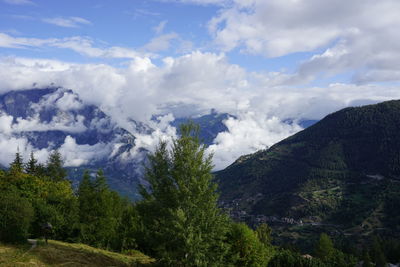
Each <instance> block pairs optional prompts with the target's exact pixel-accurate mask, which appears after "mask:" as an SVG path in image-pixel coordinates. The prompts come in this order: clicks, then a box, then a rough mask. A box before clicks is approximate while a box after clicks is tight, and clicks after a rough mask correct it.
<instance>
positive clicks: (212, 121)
mask: <svg viewBox="0 0 400 267" xmlns="http://www.w3.org/2000/svg"><path fill="white" fill-rule="evenodd" d="M229 117H234V116H232V115H229V114H228V113H218V112H216V111H215V110H212V111H211V113H210V114H206V115H203V116H198V117H189V118H177V119H175V120H174V121H173V122H172V123H171V125H172V126H174V127H175V128H177V129H179V126H180V125H181V124H182V123H186V122H188V121H193V122H194V123H196V124H198V125H199V126H200V133H199V135H200V139H201V141H202V142H203V143H204V144H206V145H211V144H212V143H213V141H214V139H215V137H217V135H218V134H219V133H221V132H225V131H228V128H227V127H226V126H225V124H224V123H223V122H224V120H227V119H228V118H229Z"/></svg>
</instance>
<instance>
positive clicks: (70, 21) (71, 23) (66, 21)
mask: <svg viewBox="0 0 400 267" xmlns="http://www.w3.org/2000/svg"><path fill="white" fill-rule="evenodd" d="M42 21H43V22H45V23H49V24H53V25H56V26H60V27H66V28H78V27H80V26H82V25H90V24H92V23H91V22H90V21H88V20H87V19H84V18H81V17H67V18H64V17H55V18H44V19H42Z"/></svg>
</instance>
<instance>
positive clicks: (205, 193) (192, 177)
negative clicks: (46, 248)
mask: <svg viewBox="0 0 400 267" xmlns="http://www.w3.org/2000/svg"><path fill="white" fill-rule="evenodd" d="M148 162H149V163H148V166H147V168H146V172H145V178H146V180H147V182H148V184H147V186H146V187H142V188H141V192H140V193H141V195H142V197H143V199H142V200H141V201H139V202H136V203H131V202H130V201H128V200H127V199H124V198H122V197H120V196H119V195H118V194H117V193H115V192H113V191H111V190H110V188H109V187H108V185H107V182H106V178H105V176H104V174H103V173H102V171H101V170H99V171H98V172H97V173H96V174H90V173H89V172H85V173H84V174H83V177H82V180H81V183H80V185H79V188H78V189H77V190H75V191H74V190H73V188H72V186H71V183H70V182H69V181H68V180H67V179H66V171H65V169H63V167H62V163H63V162H62V159H61V156H60V154H59V153H58V152H54V153H53V154H51V155H50V157H49V159H48V161H47V163H46V164H45V165H41V164H38V163H37V161H36V159H35V158H34V156H33V154H31V157H30V159H29V160H28V162H27V163H23V160H22V158H21V156H20V155H19V153H17V154H16V157H15V160H14V161H13V162H12V163H11V165H10V168H9V170H5V171H1V172H0V241H1V242H23V241H25V240H26V238H28V237H33V238H37V237H40V236H43V225H44V224H46V223H50V224H51V225H52V226H53V232H52V236H51V238H53V239H58V240H62V241H68V242H81V243H85V244H89V245H92V246H95V247H99V248H105V249H108V250H112V251H117V252H122V253H130V251H131V250H133V249H138V250H141V251H142V252H144V253H145V254H147V255H149V256H152V257H154V258H156V259H157V262H158V264H159V265H160V266H272V267H277V266H310V267H312V266H355V264H356V263H357V262H359V261H360V260H361V257H362V256H363V255H361V256H360V257H358V258H357V256H355V255H351V254H350V253H344V252H342V251H340V250H338V249H337V248H335V247H334V245H333V243H332V241H331V240H330V238H329V237H328V236H327V235H321V238H320V240H319V241H318V242H317V244H316V247H315V251H314V253H313V256H307V257H305V256H303V255H301V254H300V253H298V252H296V251H294V250H290V249H282V248H278V247H275V246H273V245H272V244H271V229H270V228H269V227H268V225H266V224H262V225H260V226H259V227H258V228H257V229H255V230H253V229H250V228H249V227H248V226H247V225H245V224H243V223H236V222H233V221H232V220H231V219H230V218H229V217H228V216H227V215H226V213H225V212H224V211H223V210H222V209H220V208H219V207H218V205H217V199H218V195H217V193H216V184H215V183H214V182H213V176H212V174H211V170H212V162H211V156H210V155H206V153H205V147H204V146H203V145H201V144H200V143H199V138H198V128H197V127H196V126H194V125H192V124H188V125H183V126H182V127H181V137H180V138H179V139H177V140H175V141H174V142H173V144H172V147H171V148H169V147H168V145H167V143H165V142H160V144H159V146H158V148H157V149H156V151H155V152H154V153H152V154H150V155H149V161H148ZM379 242H380V243H379V245H380V251H381V254H382V253H383V252H384V251H385V249H383V243H382V242H381V241H379ZM392 247H393V246H392ZM373 251H377V250H372V249H371V250H367V252H366V253H365V255H366V256H365V257H369V259H370V262H372V261H374V262H376V263H377V264H378V263H379V264H380V262H378V258H379V257H380V258H381V259H383V260H385V261H386V259H389V257H388V255H385V254H384V253H383V254H382V255H378V254H376V253H375V252H373ZM373 253H375V254H373ZM396 253H397V250H396V249H394V250H393V251H392V252H391V255H392V256H391V257H395V256H393V255H396ZM376 255H378V256H376ZM399 255H400V254H399ZM365 262H366V263H368V262H367V261H365ZM365 266H368V265H365ZM378 266H381V265H378ZM382 266H383V265H382Z"/></svg>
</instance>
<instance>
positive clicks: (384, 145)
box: [217, 101, 400, 242]
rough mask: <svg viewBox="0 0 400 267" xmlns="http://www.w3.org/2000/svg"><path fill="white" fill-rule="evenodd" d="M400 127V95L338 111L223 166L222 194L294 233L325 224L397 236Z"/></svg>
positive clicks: (344, 231) (349, 232)
mask: <svg viewBox="0 0 400 267" xmlns="http://www.w3.org/2000/svg"><path fill="white" fill-rule="evenodd" d="M399 132H400V101H388V102H383V103H380V104H377V105H369V106H364V107H356V108H346V109H344V110H341V111H338V112H336V113H333V114H331V115H328V116H327V117H326V118H324V119H323V120H321V121H320V122H318V123H317V124H315V125H313V126H311V127H309V128H307V129H305V130H303V131H302V132H299V133H297V134H295V135H293V136H291V137H289V138H287V139H285V140H283V141H281V142H279V143H278V144H276V145H274V146H273V147H271V148H270V149H268V150H264V151H259V152H257V153H255V154H252V155H247V156H243V157H241V158H239V159H238V160H237V161H236V162H235V163H234V164H232V165H231V166H229V167H228V168H226V169H225V170H223V171H220V172H218V173H217V177H218V181H219V184H220V191H221V199H222V201H223V203H224V205H225V206H226V207H228V208H230V209H232V208H233V207H234V205H236V206H238V207H240V209H241V210H242V211H246V212H247V214H250V215H252V216H247V217H246V216H244V217H245V218H244V219H246V220H247V221H253V222H254V221H255V220H257V218H258V220H266V221H269V222H271V221H275V222H276V223H275V225H276V228H275V229H280V227H282V226H285V227H283V228H284V229H283V230H284V231H286V230H288V228H290V229H289V232H286V233H287V234H288V236H289V237H288V238H292V239H296V238H298V237H299V236H298V235H297V236H296V235H295V236H293V235H292V236H291V237H290V233H291V232H293V231H295V232H297V233H300V235H302V233H305V234H308V233H312V232H318V231H319V230H316V229H319V228H323V226H326V227H325V229H324V230H325V231H326V229H327V228H329V227H330V230H329V231H336V232H338V233H340V234H338V235H339V236H342V237H343V236H352V237H354V236H362V235H371V234H372V233H378V232H379V233H380V234H383V235H385V234H386V235H394V236H399V235H400V228H399V225H400V216H399V214H398V210H400V135H399ZM257 216H258V217H257ZM242 219H243V218H242ZM280 230H282V229H280ZM303 236H304V235H303ZM303 241H305V242H306V241H307V240H303Z"/></svg>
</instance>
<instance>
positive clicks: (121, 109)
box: [0, 52, 400, 167]
mask: <svg viewBox="0 0 400 267" xmlns="http://www.w3.org/2000/svg"><path fill="white" fill-rule="evenodd" d="M291 78H292V77H288V76H287V75H284V74H281V73H268V72H248V71H246V70H245V69H243V68H241V67H240V66H238V65H235V64H230V63H229V62H228V60H227V58H226V56H225V55H224V54H214V53H201V52H193V53H190V54H186V55H184V56H179V57H176V58H172V57H168V58H164V59H163V64H162V65H160V66H157V65H155V64H154V63H153V61H152V60H151V58H148V57H142V58H135V59H134V60H132V61H131V62H130V63H129V65H127V66H126V67H125V68H123V67H118V68H116V67H111V66H108V65H105V64H70V63H65V62H59V61H52V60H39V59H26V58H12V57H8V58H2V59H0V93H1V92H6V91H8V90H10V89H14V90H18V89H26V88H32V85H33V84H35V86H36V87H39V88H40V87H45V86H48V85H49V84H54V85H56V86H63V87H65V88H71V89H73V90H74V91H75V92H76V93H77V94H78V95H79V97H80V98H81V99H82V100H83V101H84V103H87V104H95V105H97V106H99V107H100V108H101V109H102V110H103V111H105V112H106V113H107V114H108V115H110V116H111V117H112V118H113V119H114V120H115V121H116V122H117V123H118V124H119V125H120V126H121V127H123V128H126V129H128V130H130V131H131V132H133V133H135V129H134V127H132V124H131V122H130V121H129V120H130V119H134V120H136V121H141V122H145V123H148V124H150V126H152V127H154V129H155V131H154V132H153V133H151V134H138V133H136V134H137V140H135V144H136V147H135V148H134V150H132V151H129V152H127V155H126V157H130V156H132V155H137V154H140V149H141V148H145V149H150V150H151V149H152V148H154V146H155V145H156V144H157V142H158V139H159V138H168V137H171V136H174V135H175V134H176V133H175V132H174V129H173V128H168V127H166V125H167V124H166V123H165V121H168V120H171V119H172V115H174V116H184V115H195V114H204V113H207V112H208V111H209V110H210V109H211V108H215V109H217V110H218V111H219V112H228V113H230V114H232V115H235V116H237V119H236V120H234V119H231V120H229V121H228V122H227V126H228V128H229V131H230V132H229V133H224V134H220V135H219V136H218V138H217V139H216V140H215V141H216V144H215V146H213V147H214V148H216V152H215V153H216V154H215V160H216V164H217V166H218V167H223V166H225V165H227V164H229V163H230V162H231V161H232V160H233V158H234V157H236V156H239V155H241V154H245V153H251V152H254V151H255V150H257V149H259V148H261V147H265V146H269V145H271V144H272V143H273V142H276V141H278V140H280V139H281V138H284V137H286V136H287V135H289V134H291V133H293V132H295V131H296V130H298V128H296V127H295V126H287V125H285V124H284V123H281V122H280V121H281V120H283V119H287V118H292V119H300V118H307V119H321V118H322V117H323V116H325V115H327V114H328V113H330V112H333V111H336V110H338V109H340V108H344V107H347V106H349V105H354V104H357V105H358V104H362V103H371V102H377V101H383V100H389V99H396V98H400V91H399V90H398V88H397V87H396V86H379V85H353V84H331V85H330V86H328V87H325V88H324V87H304V88H296V87H293V86H286V85H285V83H286V81H287V80H288V79H291ZM64 97H65V99H64ZM64 97H62V98H61V99H62V100H59V98H56V99H54V101H57V100H59V101H61V102H60V103H59V104H60V105H61V107H63V106H64V107H65V108H66V109H67V108H70V107H75V105H76V108H78V107H79V104H78V103H76V102H75V100H74V97H72V96H68V95H67V96H64ZM168 113H172V114H171V115H170V116H169V117H168V116H167V117H165V118H164V117H163V119H162V120H161V122H160V123H159V124H154V125H153V124H152V122H151V121H150V118H151V116H152V115H154V114H168ZM9 120H10V119H9V118H7V117H0V121H1V122H4V124H2V126H1V127H2V128H1V131H3V132H7V131H12V130H13V128H12V127H14V126H10V127H11V129H10V127H9V126H8V125H9V124H7V121H9ZM19 122H23V123H24V124H21V126H19V127H21V129H28V128H29V127H31V129H32V127H33V126H32V125H34V121H33V122H32V121H29V120H27V121H19ZM29 123H31V124H32V125H31V124H29ZM99 123H101V122H99ZM56 125H57V124H52V127H55V126H56ZM71 125H73V124H71ZM71 125H70V126H71ZM79 125H80V124H79V120H78V119H75V126H79ZM22 126H23V127H22ZM45 126H46V125H45ZM36 127H38V126H36ZM41 127H44V126H41ZM43 129H45V128H43ZM240 140H242V141H240ZM69 141H71V140H69ZM235 142H236V143H237V145H236V146H234V145H232V144H233V143H235ZM68 144H69V146H70V147H74V144H73V142H69V143H68ZM88 149H89V148H88ZM68 151H69V150H68ZM90 151H91V150H90ZM110 151H112V149H111V148H110ZM88 153H89V152H88ZM110 154H111V152H110ZM88 155H92V154H90V153H89V154H88ZM88 158H89V156H87V157H86V158H83V159H82V160H88ZM71 164H77V162H75V163H71Z"/></svg>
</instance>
